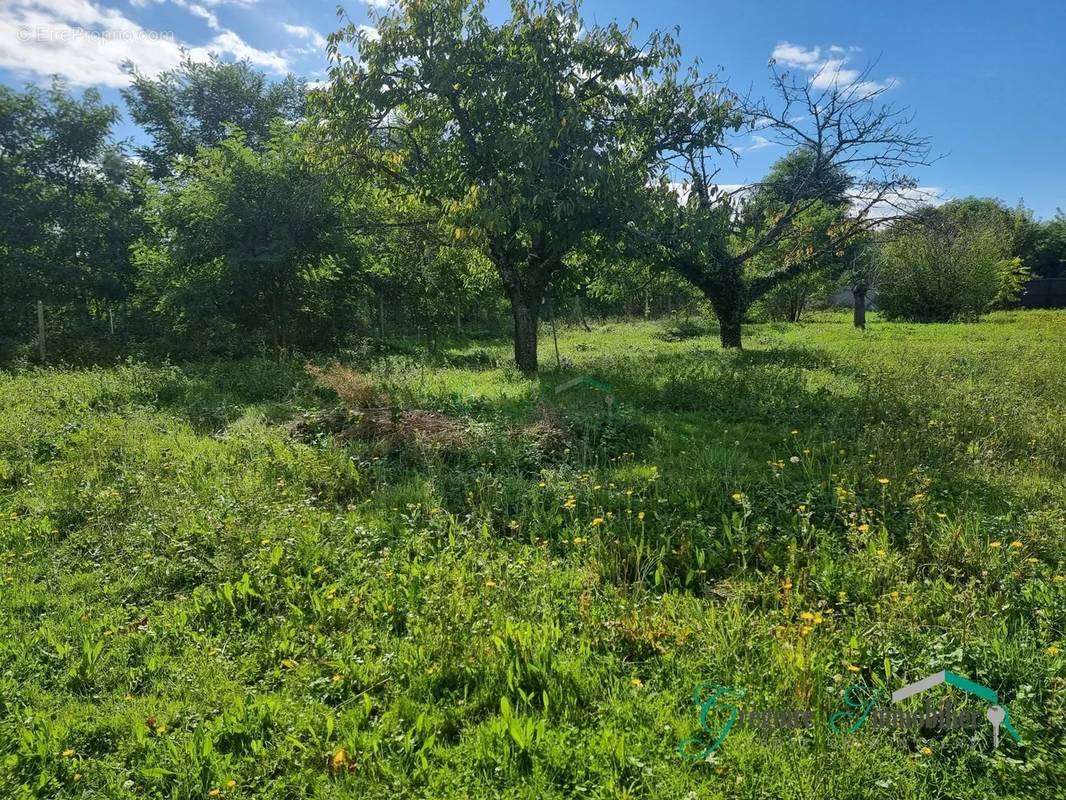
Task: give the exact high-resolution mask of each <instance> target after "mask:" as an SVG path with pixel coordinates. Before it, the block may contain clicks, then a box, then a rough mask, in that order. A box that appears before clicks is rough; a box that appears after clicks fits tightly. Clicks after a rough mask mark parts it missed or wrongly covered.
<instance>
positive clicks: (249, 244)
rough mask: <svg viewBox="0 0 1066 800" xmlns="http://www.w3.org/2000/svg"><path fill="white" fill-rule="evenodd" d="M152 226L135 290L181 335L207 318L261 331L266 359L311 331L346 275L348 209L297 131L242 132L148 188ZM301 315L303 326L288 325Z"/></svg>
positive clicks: (239, 330)
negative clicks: (265, 138)
mask: <svg viewBox="0 0 1066 800" xmlns="http://www.w3.org/2000/svg"><path fill="white" fill-rule="evenodd" d="M150 220H151V223H152V226H153V235H152V236H151V237H147V238H146V239H144V240H143V241H141V242H140V243H139V245H138V247H137V248H136V251H137V261H138V264H139V267H140V270H141V282H142V288H143V291H144V293H145V296H146V298H148V299H149V301H150V302H151V303H152V305H153V307H154V309H155V310H156V311H158V312H160V313H161V314H163V315H164V316H165V317H166V318H168V319H170V320H171V321H172V323H173V324H174V325H175V329H176V330H177V331H178V332H180V333H183V334H189V335H195V334H198V333H200V334H202V333H203V332H204V330H203V329H204V328H205V327H208V328H210V327H211V326H213V325H216V324H218V325H225V326H228V327H227V328H226V330H228V331H230V332H233V333H235V334H238V335H242V336H247V335H248V334H252V335H258V334H260V333H262V332H266V333H268V334H269V337H270V345H271V349H272V351H273V354H274V357H275V358H280V356H281V354H282V353H284V352H285V351H286V350H287V349H288V348H289V346H290V344H291V334H292V332H293V330H294V327H295V328H296V329H297V330H313V328H314V326H315V324H316V323H318V322H321V319H316V318H315V315H314V313H313V310H314V309H315V308H316V307H317V308H322V303H321V302H319V301H320V299H321V297H322V294H323V292H327V296H329V295H328V290H329V287H330V286H331V285H333V284H342V283H343V282H345V281H346V280H348V279H349V276H350V273H351V271H352V270H353V268H354V267H353V262H354V261H355V260H356V259H355V258H354V257H353V253H352V251H351V247H350V241H351V240H350V235H351V233H352V232H353V231H352V227H351V225H352V216H351V214H350V209H349V208H347V207H346V206H345V204H344V203H343V202H342V201H341V199H340V198H338V196H337V194H336V187H335V185H334V183H333V181H332V175H331V173H329V172H328V171H325V170H323V169H321V167H320V165H319V164H318V163H317V162H316V160H315V158H314V153H313V149H312V148H310V147H308V146H307V144H306V142H305V140H304V139H303V137H302V135H301V134H300V132H299V131H297V132H291V131H289V130H288V128H287V127H286V126H284V125H281V124H278V125H276V126H275V128H274V131H273V133H272V135H271V138H270V141H269V142H268V144H267V146H266V147H265V149H263V150H261V151H256V150H253V149H252V148H251V147H250V146H249V145H248V143H247V141H246V139H245V137H244V135H243V133H242V132H241V131H236V130H235V131H233V132H231V134H230V136H229V137H228V138H226V139H224V140H223V141H222V142H221V143H220V144H219V145H218V146H217V147H213V148H207V149H203V150H201V151H200V153H199V155H198V156H197V157H196V158H195V159H194V160H192V161H190V162H189V164H188V165H187V167H186V168H185V169H184V170H183V173H182V175H181V177H180V178H172V179H170V180H168V181H166V182H165V183H164V185H163V186H162V187H161V188H159V189H158V190H157V191H155V192H154V193H153V195H152V197H151V207H150ZM295 322H302V323H303V324H301V325H298V326H297V325H294V323H295Z"/></svg>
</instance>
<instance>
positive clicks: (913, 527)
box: [0, 312, 1066, 799]
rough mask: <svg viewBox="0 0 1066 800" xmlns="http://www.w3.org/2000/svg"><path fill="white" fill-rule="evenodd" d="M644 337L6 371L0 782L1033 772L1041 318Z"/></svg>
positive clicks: (653, 784) (1051, 536)
mask: <svg viewBox="0 0 1066 800" xmlns="http://www.w3.org/2000/svg"><path fill="white" fill-rule="evenodd" d="M664 328H665V325H664V324H660V323H640V324H635V323H617V324H610V325H602V326H599V327H596V328H595V329H594V330H593V331H592V332H590V333H586V332H584V331H583V330H582V329H581V328H579V327H575V328H566V329H564V330H562V331H560V336H559V348H560V352H561V356H562V359H563V367H562V369H561V370H556V369H555V354H554V348H553V345H552V340H551V337H550V335H548V336H545V337H544V338H543V339H542V342H541V363H542V365H543V367H544V370H543V374H542V376H541V378H540V380H539V381H528V380H525V379H523V378H521V377H520V376H518V375H517V373H515V372H514V371H513V369H510V368H508V367H506V366H497V365H499V364H506V363H507V354H508V344H507V343H506V342H503V341H495V342H487V343H486V342H481V343H475V342H465V343H463V342H458V343H452V344H451V346H449V347H448V348H445V349H444V350H443V352H441V353H438V354H437V355H435V356H434V357H432V358H428V357H425V358H424V357H422V356H420V355H419V354H418V352H417V351H415V350H413V349H412V350H411V351H408V352H407V353H402V352H401V353H393V354H391V355H379V356H374V355H372V354H371V353H370V352H369V351H366V352H360V353H355V352H353V353H349V354H347V355H346V356H345V357H343V358H342V359H341V361H342V362H343V363H344V365H345V366H347V367H350V368H352V369H355V370H359V371H360V372H362V373H364V374H366V375H369V376H370V377H371V378H372V380H373V388H372V389H368V388H367V387H366V386H363V387H359V386H356V387H355V388H356V389H358V390H359V391H362V392H363V394H364V396H369V397H372V398H374V399H375V403H376V405H378V406H381V408H382V410H381V411H380V412H379V413H378V417H377V418H376V419H377V423H376V424H377V427H375V428H373V429H367V428H365V426H364V427H363V428H359V426H358V425H356V422H357V420H358V417H357V416H353V415H349V417H350V418H349V417H346V416H343V415H340V414H337V415H332V416H329V415H327V414H325V413H324V412H329V411H331V410H334V409H336V408H337V407H338V406H339V405H340V401H339V400H338V397H337V395H336V394H334V393H333V392H332V391H330V390H329V389H327V388H324V387H323V386H321V385H319V384H318V383H316V382H315V381H314V380H313V379H312V378H311V377H310V376H309V375H308V374H307V373H306V372H305V370H304V368H303V364H302V363H294V364H290V365H283V366H277V365H274V364H273V363H271V362H267V361H244V362H240V363H224V364H212V365H183V366H171V365H163V366H158V365H156V366H152V365H143V364H137V363H129V364H125V365H120V366H115V367H110V368H100V369H92V370H72V371H61V370H44V371H33V372H23V373H19V374H2V375H0V587H2V592H0V797H4V798H8V797H12V798H15V797H63V798H74V797H85V798H89V797H92V798H145V797H148V798H182V799H184V798H206V797H222V798H251V797H256V798H267V797H269V798H297V797H299V798H310V797H314V798H339V797H345V798H378V797H390V798H408V797H428V798H463V797H469V798H483V797H484V798H490V797H528V798H562V797H589V798H621V797H641V798H716V797H745V798H858V797H871V798H872V797H891V798H918V797H960V798H962V797H965V798H988V797H1019V798H1021V797H1026V798H1036V797H1041V798H1043V797H1062V796H1064V795H1066V789H1064V788H1063V787H1064V785H1066V629H1064V626H1066V565H1064V560H1066V313H1062V312H1047V313H1041V312H1028V313H1022V312H1018V313H1014V312H1011V313H999V314H996V315H993V316H991V317H989V318H987V319H986V320H985V321H983V322H981V323H979V324H974V325H943V326H941V325H930V326H909V325H897V324H887V323H881V322H878V321H876V320H875V321H874V322H873V324H872V325H871V327H870V330H869V331H867V332H866V333H865V334H862V333H860V332H857V331H855V330H854V329H853V328H852V327H851V326H850V325H849V324H848V319H847V318H846V317H845V316H842V315H839V316H838V315H827V316H825V317H822V318H819V319H818V320H817V321H816V322H813V323H810V324H805V325H801V326H787V327H786V326H780V327H778V326H753V327H752V328H751V329H750V330H749V331H748V335H747V341H748V346H747V349H746V350H745V351H743V352H739V353H726V352H723V351H721V350H720V349H719V348H718V346H717V344H716V336H715V335H714V332H713V331H712V332H711V335H708V336H704V337H699V338H689V339H685V340H682V341H672V342H670V341H664V340H663V338H662V333H663V331H664ZM321 365H322V366H325V364H324V363H323V364H321ZM327 374H329V375H333V376H334V380H333V382H334V383H338V381H339V382H341V383H342V384H343V381H345V380H348V381H349V383H350V382H351V381H352V380H354V379H353V378H351V376H350V375H348V374H347V373H345V372H344V371H343V370H337V369H333V370H329V369H327ZM583 375H586V376H590V377H591V378H593V379H595V380H596V381H599V382H603V383H605V384H608V385H609V386H610V387H611V391H612V395H613V398H614V402H613V405H612V406H611V407H610V409H608V405H607V403H606V402H605V400H604V396H603V394H602V392H600V391H598V390H597V389H595V388H593V387H591V386H588V385H585V384H580V385H578V386H575V387H573V388H570V389H568V390H566V391H563V392H556V390H555V387H557V386H559V385H560V384H562V383H563V382H564V381H566V380H568V379H571V378H574V377H579V376H583ZM327 382H328V381H327ZM341 388H342V394H343V393H344V386H343V385H342V386H341ZM415 409H418V410H422V411H426V412H434V413H432V414H429V413H426V414H421V415H419V414H412V413H411V412H412V410H415ZM338 420H339V422H338ZM349 423H350V424H349ZM357 429H358V430H361V431H363V432H362V433H358V432H354V431H356V430H357ZM420 431H425V435H422V434H421V433H419V432H420ZM386 432H387V435H386ZM377 434H380V435H377ZM944 669H947V670H952V671H955V672H957V673H960V674H962V675H965V676H967V677H969V678H970V679H972V680H974V681H977V682H979V683H981V684H983V685H985V686H988V687H991V688H993V689H995V690H996V691H997V692H998V693H999V697H1000V699H1001V701H1002V702H1003V703H1005V704H1006V706H1008V707H1009V712H1010V720H1011V721H1012V723H1013V725H1014V727H1015V728H1016V729H1017V731H1018V733H1019V734H1020V736H1021V739H1022V741H1021V743H1020V744H1018V743H1015V742H1014V741H1013V740H1012V739H1011V738H1010V737H1007V736H1006V735H1004V737H1003V741H1001V743H1000V746H999V748H998V749H997V750H993V748H992V743H991V725H989V724H987V723H986V724H984V725H983V726H982V727H978V728H976V730H972V731H962V730H952V731H946V732H936V731H931V730H925V731H923V730H920V729H917V728H910V729H900V730H885V729H876V728H874V727H873V726H872V725H866V726H864V727H861V728H859V729H858V730H857V731H856V732H854V733H851V734H847V733H845V734H837V733H834V732H833V731H832V730H831V729H830V727H829V725H828V724H827V722H826V721H827V720H828V718H829V717H830V716H831V715H832V714H833V713H834V712H835V711H837V710H840V709H844V710H848V709H847V707H846V706H845V695H844V692H845V689H846V688H847V687H848V686H849V685H851V684H863V685H865V686H867V687H868V688H869V690H870V691H871V692H876V691H877V690H878V689H884V690H886V691H887V692H889V693H890V692H891V691H892V690H894V689H897V688H899V687H901V686H903V685H904V684H906V683H908V682H911V681H914V680H917V679H919V678H923V677H925V676H926V675H928V674H930V673H933V672H936V671H939V670H944ZM701 681H710V682H713V683H716V684H721V685H724V686H729V687H732V688H734V689H737V690H744V692H745V694H744V695H743V697H742V698H741V699H740V700H739V701H738V705H739V706H741V707H742V708H744V709H749V710H772V709H805V710H810V711H811V712H812V717H813V722H812V724H811V725H810V726H809V727H804V728H798V729H795V730H792V731H775V732H768V731H762V732H761V731H757V730H753V729H751V728H750V727H749V728H747V729H743V730H742V729H739V728H738V729H735V730H733V731H732V732H730V733H729V735H728V736H727V737H726V738H725V739H724V740H723V741H722V743H721V746H720V747H719V748H718V749H717V750H715V751H714V752H713V753H712V754H711V755H710V756H709V757H708V758H707V759H706V760H700V761H694V760H686V759H684V758H682V757H681V755H680V754H679V752H678V744H679V742H681V741H682V740H683V739H686V738H689V737H693V736H696V737H699V738H700V740H701V741H705V743H706V744H707V745H710V744H711V742H712V741H713V738H714V736H715V733H716V732H717V731H720V730H721V729H722V728H723V726H724V724H725V722H726V720H727V712H726V711H725V710H723V709H722V708H721V707H718V708H714V709H711V713H710V714H708V715H707V719H706V720H705V722H706V725H707V728H708V730H709V731H711V732H710V733H707V732H703V731H701V729H700V724H699V719H698V717H699V709H698V708H697V707H696V706H695V705H694V703H693V697H692V695H693V690H694V687H695V686H696V685H697V684H698V683H699V682H701ZM952 691H954V690H951V689H948V688H947V687H940V689H939V690H931V691H930V692H929V693H928V695H927V697H929V696H932V697H933V699H934V700H935V701H936V702H939V701H941V700H943V699H945V698H946V697H947V696H948V695H950V693H951V692H952ZM954 699H955V701H956V702H957V703H962V702H964V696H963V695H961V694H956V695H954ZM880 704H881V705H882V706H886V705H887V704H888V701H887V699H883V700H881V701H880ZM916 707H917V706H916V705H913V706H908V708H912V709H913V708H916ZM983 710H984V707H983V706H982V707H981V713H983Z"/></svg>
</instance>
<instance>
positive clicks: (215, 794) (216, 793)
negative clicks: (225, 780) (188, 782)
mask: <svg viewBox="0 0 1066 800" xmlns="http://www.w3.org/2000/svg"><path fill="white" fill-rule="evenodd" d="M220 794H222V790H221V789H219V788H218V787H217V786H216V787H215V788H214V789H212V790H211V791H210V792H208V793H207V796H208V797H218V796H219V795H220Z"/></svg>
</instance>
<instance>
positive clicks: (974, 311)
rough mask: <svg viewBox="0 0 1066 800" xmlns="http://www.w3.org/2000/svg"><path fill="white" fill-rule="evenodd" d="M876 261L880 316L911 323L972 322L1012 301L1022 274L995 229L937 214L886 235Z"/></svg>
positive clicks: (1007, 241)
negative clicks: (881, 314) (970, 320)
mask: <svg viewBox="0 0 1066 800" xmlns="http://www.w3.org/2000/svg"><path fill="white" fill-rule="evenodd" d="M879 261H880V263H879V265H878V268H879V278H878V287H877V288H878V298H877V302H878V305H879V307H880V310H881V312H882V313H883V314H884V316H885V317H886V318H887V319H902V320H908V321H911V322H949V321H953V320H963V319H976V318H977V317H979V316H981V315H982V314H985V313H987V312H988V311H991V310H992V309H993V308H995V307H996V306H997V305H1001V304H1003V303H1006V302H1009V301H1011V300H1013V299H1014V298H1015V297H1017V294H1018V291H1019V290H1020V289H1021V285H1022V283H1023V280H1024V275H1025V273H1024V270H1023V269H1022V267H1021V264H1020V262H1019V260H1018V259H1017V258H1011V257H1010V241H1009V239H1007V238H1006V237H1004V236H1003V235H1002V234H1001V232H1000V231H999V230H998V229H997V228H996V227H995V226H991V225H987V224H984V223H983V222H982V221H980V220H974V221H952V220H950V219H946V218H944V217H942V216H940V215H938V214H936V213H931V214H928V215H925V216H924V217H923V218H922V219H921V220H920V221H919V222H916V223H908V224H907V225H906V226H903V227H897V228H896V229H895V230H893V231H891V232H890V233H889V235H888V236H887V237H886V239H885V240H884V241H882V243H881V246H880V251H879Z"/></svg>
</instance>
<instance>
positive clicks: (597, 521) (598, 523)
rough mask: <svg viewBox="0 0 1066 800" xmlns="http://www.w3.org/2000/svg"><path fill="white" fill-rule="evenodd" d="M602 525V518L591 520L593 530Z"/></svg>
mask: <svg viewBox="0 0 1066 800" xmlns="http://www.w3.org/2000/svg"><path fill="white" fill-rule="evenodd" d="M602 524H603V517H595V518H593V520H592V527H593V528H595V527H596V526H597V525H602Z"/></svg>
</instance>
